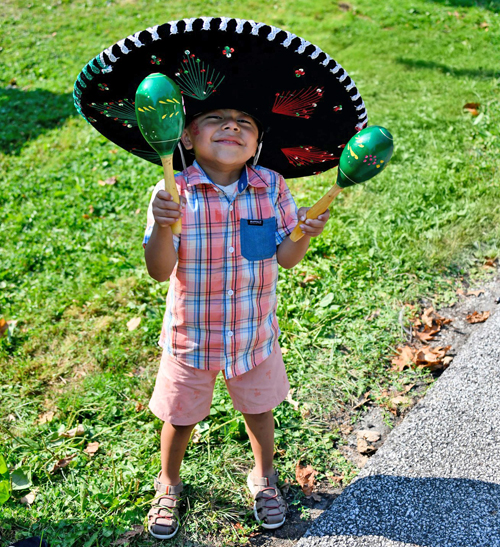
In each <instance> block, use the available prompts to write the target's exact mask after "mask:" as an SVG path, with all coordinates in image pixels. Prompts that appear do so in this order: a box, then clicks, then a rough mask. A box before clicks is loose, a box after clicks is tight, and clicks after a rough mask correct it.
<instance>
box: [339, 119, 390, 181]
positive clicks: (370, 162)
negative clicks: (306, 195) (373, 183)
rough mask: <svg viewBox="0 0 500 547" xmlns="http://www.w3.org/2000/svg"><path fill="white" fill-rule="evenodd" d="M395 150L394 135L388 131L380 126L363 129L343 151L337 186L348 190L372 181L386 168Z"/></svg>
mask: <svg viewBox="0 0 500 547" xmlns="http://www.w3.org/2000/svg"><path fill="white" fill-rule="evenodd" d="M393 150H394V144H393V139H392V135H391V134H390V133H389V131H387V129H385V128H384V127H380V126H379V125H371V126H369V127H366V128H365V129H362V130H361V131H360V132H359V133H357V134H356V135H354V137H352V138H351V139H350V141H349V142H348V143H347V145H346V147H345V148H344V150H343V151H342V155H341V156H340V161H339V171H338V176H337V184H338V185H339V186H340V187H341V188H347V187H348V186H352V185H354V184H359V183H361V182H365V181H367V180H368V179H371V178H372V177H374V176H375V175H377V174H378V173H380V172H381V171H382V170H383V169H384V168H385V166H386V165H387V164H388V162H389V160H390V159H391V156H392V152H393Z"/></svg>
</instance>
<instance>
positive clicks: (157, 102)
mask: <svg viewBox="0 0 500 547" xmlns="http://www.w3.org/2000/svg"><path fill="white" fill-rule="evenodd" d="M135 114H136V116H137V122H138V124H139V129H140V130H141V133H142V134H143V136H144V138H145V139H146V140H147V141H148V143H149V144H150V145H151V146H152V147H153V148H154V149H155V150H156V151H157V152H158V154H159V155H160V156H168V155H170V154H173V151H174V149H175V147H176V146H177V143H178V142H179V139H180V138H181V135H182V131H183V129H184V118H185V116H184V108H183V103H182V95H181V92H180V89H179V87H178V86H177V84H176V83H175V82H173V81H172V80H171V79H170V78H168V77H167V76H165V75H164V74H160V73H158V72H156V73H154V74H150V75H149V76H147V77H146V78H144V80H142V82H141V83H140V84H139V87H138V88H137V91H136V94H135Z"/></svg>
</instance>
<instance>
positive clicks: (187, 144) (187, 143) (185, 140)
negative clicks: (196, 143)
mask: <svg viewBox="0 0 500 547" xmlns="http://www.w3.org/2000/svg"><path fill="white" fill-rule="evenodd" d="M181 142H182V144H183V145H184V148H185V149H186V150H192V149H193V143H192V141H191V137H190V135H189V132H188V130H187V129H184V131H183V132H182V135H181Z"/></svg>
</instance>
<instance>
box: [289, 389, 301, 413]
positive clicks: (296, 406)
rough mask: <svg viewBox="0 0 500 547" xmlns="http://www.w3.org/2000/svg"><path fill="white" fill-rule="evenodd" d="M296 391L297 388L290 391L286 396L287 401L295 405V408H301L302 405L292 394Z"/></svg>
mask: <svg viewBox="0 0 500 547" xmlns="http://www.w3.org/2000/svg"><path fill="white" fill-rule="evenodd" d="M294 392H295V389H291V390H290V391H289V392H288V394H287V396H286V401H287V402H289V403H290V404H291V405H292V406H293V409H294V410H299V407H300V405H299V403H298V402H297V401H294V400H293V399H292V395H293V394H294Z"/></svg>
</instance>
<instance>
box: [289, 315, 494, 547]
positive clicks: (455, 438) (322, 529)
mask: <svg viewBox="0 0 500 547" xmlns="http://www.w3.org/2000/svg"><path fill="white" fill-rule="evenodd" d="M313 546H314V547H333V546H335V547H410V546H421V547H423V546H425V547H500V311H497V313H495V314H494V315H493V316H491V317H490V318H489V319H488V321H487V322H486V323H484V325H482V327H481V328H480V329H479V330H478V331H476V332H475V333H473V334H472V335H471V337H470V338H469V340H468V341H467V342H466V344H465V345H464V346H463V347H462V349H461V350H460V352H459V353H458V355H457V357H456V358H455V359H454V361H453V363H452V364H451V366H450V367H449V368H448V369H447V370H446V371H445V372H444V373H443V375H442V376H441V377H440V378H439V380H437V381H436V383H435V384H434V386H433V387H432V388H431V389H430V390H429V392H428V393H427V395H426V396H425V397H424V398H423V399H422V400H421V401H420V402H419V403H418V404H417V405H416V406H415V408H414V409H413V410H412V411H411V412H410V414H409V415H408V416H407V417H406V419H405V420H404V421H403V422H402V423H401V424H400V425H399V426H398V427H396V428H395V429H394V430H393V431H392V432H391V434H390V435H389V437H388V439H387V441H386V442H385V444H384V445H383V446H382V448H380V449H379V451H378V452H377V453H376V454H375V455H374V456H373V457H372V458H371V459H370V460H369V462H368V463H367V464H366V466H365V468H364V469H363V470H362V471H361V473H360V474H359V476H358V477H357V478H356V480H355V481H354V482H353V483H352V484H351V485H350V486H349V487H347V488H346V489H345V490H344V492H343V493H342V495H341V496H339V497H338V498H337V499H336V500H335V501H334V503H333V504H332V506H331V507H330V509H328V510H327V511H325V512H324V513H323V515H322V516H321V517H320V518H319V519H318V520H317V521H316V522H315V523H314V524H313V525H312V527H311V528H310V529H309V530H308V532H307V533H306V535H305V536H304V537H303V538H302V539H301V540H300V541H299V542H298V543H297V545H296V547H313Z"/></svg>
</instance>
